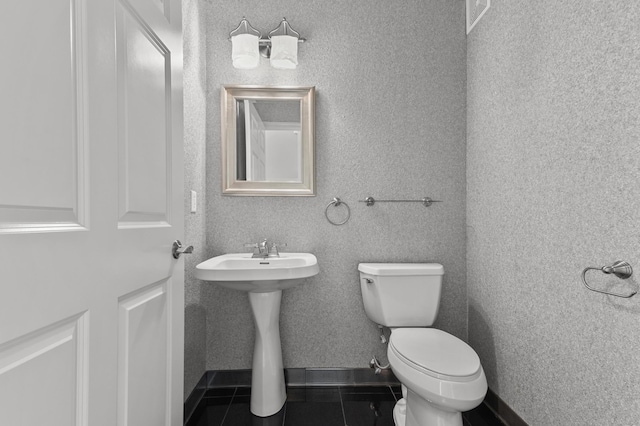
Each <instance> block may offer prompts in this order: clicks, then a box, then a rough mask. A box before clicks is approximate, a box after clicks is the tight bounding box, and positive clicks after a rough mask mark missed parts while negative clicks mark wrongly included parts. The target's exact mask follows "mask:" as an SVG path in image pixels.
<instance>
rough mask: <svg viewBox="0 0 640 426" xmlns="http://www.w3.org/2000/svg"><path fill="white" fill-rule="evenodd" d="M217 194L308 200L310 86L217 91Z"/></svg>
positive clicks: (311, 190) (311, 182)
mask: <svg viewBox="0 0 640 426" xmlns="http://www.w3.org/2000/svg"><path fill="white" fill-rule="evenodd" d="M221 104H222V105H221V110H222V117H221V119H222V121H221V124H222V129H221V130H222V193H223V194H225V195H252V196H313V195H315V193H316V188H315V159H314V153H315V141H314V119H315V87H313V86H305V87H278V86H237V85H234V86H231V85H225V86H223V87H222V90H221Z"/></svg>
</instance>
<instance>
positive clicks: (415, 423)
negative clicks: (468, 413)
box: [393, 389, 462, 426]
mask: <svg viewBox="0 0 640 426" xmlns="http://www.w3.org/2000/svg"><path fill="white" fill-rule="evenodd" d="M403 390H404V389H403ZM407 391H408V392H407V399H405V398H402V399H400V400H399V401H398V402H397V403H396V405H395V407H394V408H393V421H394V423H395V424H396V426H429V425H437V426H462V413H461V412H459V411H445V410H442V409H440V408H438V407H437V406H435V405H432V404H431V403H429V402H428V401H427V400H425V399H422V398H420V397H419V396H418V395H416V394H415V393H413V392H412V391H411V390H410V389H407Z"/></svg>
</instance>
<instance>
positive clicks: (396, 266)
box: [358, 263, 444, 276]
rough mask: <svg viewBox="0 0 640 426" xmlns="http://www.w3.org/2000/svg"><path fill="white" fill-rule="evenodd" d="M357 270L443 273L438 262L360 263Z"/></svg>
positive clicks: (406, 273) (369, 271) (424, 273)
mask: <svg viewBox="0 0 640 426" xmlns="http://www.w3.org/2000/svg"><path fill="white" fill-rule="evenodd" d="M358 270H359V271H360V272H364V273H365V274H371V275H396V276H398V275H444V267H443V266H442V265H440V264H439V263H360V264H359V265H358Z"/></svg>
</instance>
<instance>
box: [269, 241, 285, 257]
mask: <svg viewBox="0 0 640 426" xmlns="http://www.w3.org/2000/svg"><path fill="white" fill-rule="evenodd" d="M286 246H287V244H286V243H279V244H276V243H271V246H270V247H269V254H275V255H276V256H279V255H280V253H279V251H278V249H279V248H283V247H286Z"/></svg>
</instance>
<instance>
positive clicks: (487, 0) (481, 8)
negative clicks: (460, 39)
mask: <svg viewBox="0 0 640 426" xmlns="http://www.w3.org/2000/svg"><path fill="white" fill-rule="evenodd" d="M466 2H467V34H469V33H470V32H471V30H472V29H473V27H474V26H475V25H476V24H477V23H478V21H480V18H482V16H483V15H484V13H485V12H486V11H487V10H489V6H491V0H466Z"/></svg>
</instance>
